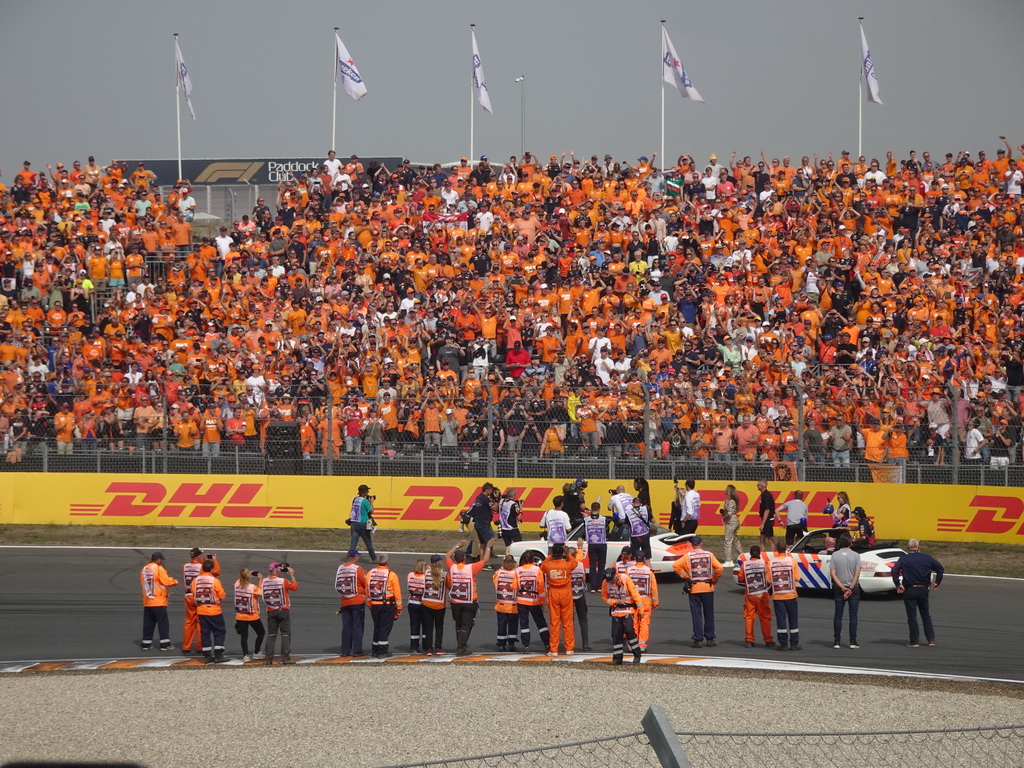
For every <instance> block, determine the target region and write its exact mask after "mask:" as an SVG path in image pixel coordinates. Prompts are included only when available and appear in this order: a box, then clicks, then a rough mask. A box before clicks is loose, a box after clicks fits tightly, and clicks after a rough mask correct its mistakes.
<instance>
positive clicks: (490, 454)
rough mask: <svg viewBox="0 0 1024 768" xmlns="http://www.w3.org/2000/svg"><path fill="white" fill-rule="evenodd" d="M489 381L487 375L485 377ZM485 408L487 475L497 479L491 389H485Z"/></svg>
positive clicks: (486, 387)
mask: <svg viewBox="0 0 1024 768" xmlns="http://www.w3.org/2000/svg"><path fill="white" fill-rule="evenodd" d="M484 379H485V380H486V379H487V375H486V374H485V375H484ZM483 389H484V406H485V407H486V408H487V475H488V476H489V477H496V476H497V474H498V468H497V466H496V465H495V462H494V403H492V402H491V388H490V387H488V386H485V387H484V388H483Z"/></svg>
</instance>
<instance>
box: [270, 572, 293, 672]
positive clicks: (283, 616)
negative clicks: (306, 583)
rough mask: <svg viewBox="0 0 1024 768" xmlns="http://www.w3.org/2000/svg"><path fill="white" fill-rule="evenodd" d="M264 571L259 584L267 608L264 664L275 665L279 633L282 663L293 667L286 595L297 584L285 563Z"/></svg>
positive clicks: (290, 618) (290, 604) (288, 599)
mask: <svg viewBox="0 0 1024 768" xmlns="http://www.w3.org/2000/svg"><path fill="white" fill-rule="evenodd" d="M267 570H268V571H269V573H268V574H267V577H266V578H265V579H263V581H262V582H260V589H261V590H262V591H263V603H264V605H266V606H267V649H266V654H267V660H266V661H265V662H263V663H264V664H268V665H269V664H273V663H274V647H275V645H276V644H277V636H278V634H280V635H281V663H282V664H293V663H294V662H293V661H292V610H291V609H292V601H291V599H290V598H289V597H288V593H289V592H294V591H295V590H297V589H298V588H299V581H298V579H296V578H295V571H294V570H292V567H291V566H290V565H288V563H271V564H270V567H269V568H268V569H267Z"/></svg>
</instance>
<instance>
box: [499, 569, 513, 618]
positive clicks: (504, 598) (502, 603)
mask: <svg viewBox="0 0 1024 768" xmlns="http://www.w3.org/2000/svg"><path fill="white" fill-rule="evenodd" d="M518 584H519V580H518V578H517V577H516V571H515V569H512V570H510V571H509V570H505V569H504V568H502V569H501V570H500V571H496V572H495V573H494V610H496V611H497V612H498V613H518V612H519V608H518V606H517V605H516V587H517V586H518Z"/></svg>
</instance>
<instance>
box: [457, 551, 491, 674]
mask: <svg viewBox="0 0 1024 768" xmlns="http://www.w3.org/2000/svg"><path fill="white" fill-rule="evenodd" d="M491 544H493V541H488V542H487V543H486V544H484V551H483V553H482V555H483V556H482V558H481V559H480V560H479V561H478V562H475V563H467V562H466V552H465V550H463V549H462V548H463V547H465V546H466V541H465V540H463V541H460V542H459V543H458V545H456V546H454V547H452V548H451V549H450V550H448V555H447V557H446V558H445V565H447V567H448V575H449V577H450V578H451V582H450V592H449V598H448V599H449V602H450V604H451V607H452V619H453V620H454V621H455V642H456V649H455V655H456V656H468V655H469V636H470V633H472V631H473V625H474V624H475V623H476V613H477V610H479V608H480V603H479V598H478V596H477V590H476V577H477V575H478V574H479V573H480V571H482V570H483V567H484V563H485V562H486V561H487V560H488V559H490V557H491Z"/></svg>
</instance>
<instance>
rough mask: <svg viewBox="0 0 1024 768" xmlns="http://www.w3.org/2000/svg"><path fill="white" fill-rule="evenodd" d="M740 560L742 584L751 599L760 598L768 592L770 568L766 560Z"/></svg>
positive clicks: (742, 558)
mask: <svg viewBox="0 0 1024 768" xmlns="http://www.w3.org/2000/svg"><path fill="white" fill-rule="evenodd" d="M744 557H746V556H745V555H744V556H743V557H741V558H740V583H742V584H743V591H744V592H745V593H746V594H747V596H749V597H760V596H761V595H763V594H765V593H766V592H767V591H768V568H767V566H766V565H765V561H764V558H762V557H758V558H754V559H752V560H746V559H744Z"/></svg>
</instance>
